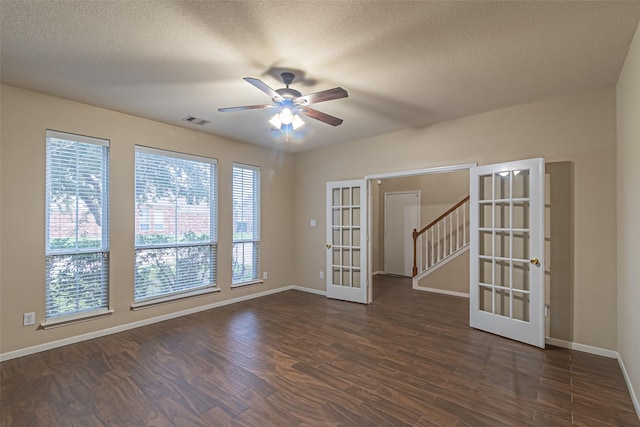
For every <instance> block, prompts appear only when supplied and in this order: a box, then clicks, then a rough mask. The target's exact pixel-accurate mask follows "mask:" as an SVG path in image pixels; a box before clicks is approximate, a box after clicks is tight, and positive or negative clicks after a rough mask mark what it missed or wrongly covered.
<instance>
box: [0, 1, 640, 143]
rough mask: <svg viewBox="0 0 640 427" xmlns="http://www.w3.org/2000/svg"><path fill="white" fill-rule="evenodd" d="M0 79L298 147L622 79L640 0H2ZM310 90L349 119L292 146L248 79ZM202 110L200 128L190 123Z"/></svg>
mask: <svg viewBox="0 0 640 427" xmlns="http://www.w3.org/2000/svg"><path fill="white" fill-rule="evenodd" d="M0 8H1V9H0V12H1V14H2V21H1V25H2V26H1V39H0V43H1V45H0V48H1V49H0V54H1V57H0V66H1V73H2V74H1V77H2V82H3V83H6V84H8V85H12V86H17V87H22V88H26V89H31V90H35V91H39V92H43V93H47V94H52V95H56V96H60V97H63V98H68V99H71V100H77V101H80V102H85V103H88V104H92V105H97V106H100V107H104V108H109V109H112V110H116V111H122V112H125V113H129V114H133V115H136V116H140V117H146V118H150V119H154V120H158V121H161V122H166V123H172V124H175V125H178V126H184V127H187V128H192V129H198V130H200V131H203V132H207V133H211V134H216V135H221V136H224V137H227V138H232V139H235V140H239V141H245V142H249V143H252V144H257V145H262V146H266V147H271V148H279V149H283V150H287V151H292V152H298V151H304V150H312V149H317V148H321V147H325V146H328V145H331V144H338V143H343V142H347V141H350V140H355V139H361V138H366V137H370V136H373V135H378V134H383V133H388V132H393V131H397V130H400V129H407V128H415V127H419V126H425V125H429V124H432V123H435V122H439V121H443V120H448V119H452V118H456V117H461V116H466V115H470V114H475V113H479V112H482V111H488V110H493V109H496V108H501V107H506V106H510V105H516V104H522V103H526V102H530V101H535V100H538V99H543V98H548V97H552V96H557V95H562V94H568V93H572V92H576V91H583V90H589V89H595V88H600V87H606V86H611V85H614V84H615V83H616V81H617V78H618V75H619V73H620V70H621V68H622V65H623V62H624V59H625V57H626V53H627V49H628V47H629V44H630V42H631V39H632V37H633V35H634V32H635V30H636V27H637V25H638V20H639V19H640V1H629V2H624V1H617V2H612V1H607V2H581V1H573V2H539V1H535V2H534V1H531V2H528V1H524V2H523V1H521V2H481V1H476V2H435V1H433V2H432V1H429V2H427V1H415V2H414V1H371V2H369V1H335V2H329V1H264V2H259V1H194V2H190V1H175V2H174V1H162V2H160V1H156V2H154V1H117V2H116V1H88V0H87V1H55V2H53V1H24V0H21V1H6V0H2V1H0ZM283 69H297V70H303V71H304V72H305V74H304V76H300V77H301V79H299V80H300V81H298V82H297V83H296V81H294V83H293V85H292V87H293V88H295V89H298V90H299V91H301V92H302V93H310V92H316V91H319V90H323V89H329V88H332V87H335V86H341V87H343V88H345V89H347V91H348V92H349V97H348V98H346V99H341V100H334V101H330V102H324V103H321V104H316V105H315V106H314V107H315V108H316V109H318V110H320V111H323V112H326V113H328V114H332V115H335V116H338V117H340V118H342V119H344V123H343V124H342V125H340V126H338V127H332V126H329V125H326V124H323V123H321V122H317V121H314V120H312V119H306V122H307V124H308V126H305V127H304V128H303V130H304V132H303V133H301V134H300V135H299V136H298V137H296V138H292V140H290V141H284V140H283V138H282V136H281V135H280V134H275V133H273V132H271V131H270V125H269V124H268V123H267V120H268V118H269V117H270V116H271V115H272V114H273V110H252V111H242V112H234V113H219V112H217V109H218V108H219V107H231V106H236V105H251V104H262V103H269V102H270V100H269V98H268V96H267V95H265V94H264V93H262V92H260V91H259V90H257V89H256V88H255V87H253V86H251V85H249V84H248V83H246V82H245V81H243V80H242V77H257V78H260V79H262V80H264V81H265V82H266V83H267V84H269V85H270V86H271V87H273V88H279V87H282V85H281V84H280V83H279V81H278V80H277V79H276V76H277V75H278V71H281V70H283ZM187 115H193V116H196V117H200V118H204V119H206V120H209V121H210V123H208V124H206V125H205V126H204V127H198V126H195V125H192V124H189V123H185V122H183V121H181V119H182V118H183V117H185V116H187Z"/></svg>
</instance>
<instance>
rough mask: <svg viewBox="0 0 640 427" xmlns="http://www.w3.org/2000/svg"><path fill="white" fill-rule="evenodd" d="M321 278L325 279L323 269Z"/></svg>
mask: <svg viewBox="0 0 640 427" xmlns="http://www.w3.org/2000/svg"><path fill="white" fill-rule="evenodd" d="M320 278H321V279H324V271H321V272H320Z"/></svg>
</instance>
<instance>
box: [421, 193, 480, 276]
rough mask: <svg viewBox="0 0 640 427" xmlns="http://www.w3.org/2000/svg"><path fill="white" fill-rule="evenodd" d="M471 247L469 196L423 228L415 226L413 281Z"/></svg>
mask: <svg viewBox="0 0 640 427" xmlns="http://www.w3.org/2000/svg"><path fill="white" fill-rule="evenodd" d="M467 250H469V196H467V197H465V198H464V199H462V200H460V201H459V202H458V203H456V204H455V205H453V206H452V207H451V208H450V209H449V210H447V211H446V212H445V213H443V214H442V215H440V216H439V217H438V218H436V219H435V220H434V221H432V222H431V223H430V224H429V225H427V226H426V227H424V228H423V229H422V230H420V231H418V230H416V229H414V230H413V285H414V288H415V287H416V286H417V283H418V281H419V280H420V279H422V278H423V277H425V276H427V275H429V274H430V273H432V272H433V271H435V270H437V269H438V268H440V267H442V266H443V265H445V264H446V263H448V262H449V261H451V260H453V259H455V258H456V257H458V256H459V255H461V254H462V253H464V252H465V251H467Z"/></svg>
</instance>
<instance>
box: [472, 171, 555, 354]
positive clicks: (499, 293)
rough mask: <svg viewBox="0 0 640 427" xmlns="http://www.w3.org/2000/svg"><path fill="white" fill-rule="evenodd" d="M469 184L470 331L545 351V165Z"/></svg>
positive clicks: (475, 177) (481, 175)
mask: <svg viewBox="0 0 640 427" xmlns="http://www.w3.org/2000/svg"><path fill="white" fill-rule="evenodd" d="M470 180H471V189H470V221H471V223H470V229H471V247H470V251H471V252H470V260H471V261H470V262H471V264H470V297H471V298H470V303H469V321H470V325H471V327H473V328H477V329H481V330H483V331H487V332H491V333H494V334H497V335H501V336H504V337H507V338H511V339H514V340H517V341H522V342H525V343H527V344H531V345H534V346H538V347H542V348H544V338H545V337H544V159H540V158H538V159H529V160H520V161H514V162H508V163H500V164H495V165H486V166H477V167H474V168H472V169H471V173H470Z"/></svg>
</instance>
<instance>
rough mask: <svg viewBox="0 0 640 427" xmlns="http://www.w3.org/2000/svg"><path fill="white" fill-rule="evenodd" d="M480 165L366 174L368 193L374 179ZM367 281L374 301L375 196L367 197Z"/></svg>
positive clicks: (457, 169) (369, 297)
mask: <svg viewBox="0 0 640 427" xmlns="http://www.w3.org/2000/svg"><path fill="white" fill-rule="evenodd" d="M476 166H478V164H477V163H462V164H458V165H450V166H437V167H432V168H424V169H410V170H406V171H398V172H387V173H380V174H373V175H365V177H364V179H365V181H366V187H367V194H369V195H370V194H371V185H372V183H373V181H374V180H376V181H377V180H379V179H388V178H400V177H405V176H416V175H428V174H435V173H447V172H457V171H463V170H467V171H471V168H474V167H476ZM469 190H471V188H469ZM366 228H367V282H368V288H367V292H368V304H371V302H372V301H373V258H372V257H373V248H372V246H373V243H372V239H371V236H372V235H373V197H367V227H366Z"/></svg>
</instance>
